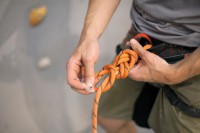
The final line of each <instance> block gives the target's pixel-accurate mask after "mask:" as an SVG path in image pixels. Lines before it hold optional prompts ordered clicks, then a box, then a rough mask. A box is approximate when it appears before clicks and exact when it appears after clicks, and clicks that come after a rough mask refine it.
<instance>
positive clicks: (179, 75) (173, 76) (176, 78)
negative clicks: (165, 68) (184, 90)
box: [168, 62, 189, 85]
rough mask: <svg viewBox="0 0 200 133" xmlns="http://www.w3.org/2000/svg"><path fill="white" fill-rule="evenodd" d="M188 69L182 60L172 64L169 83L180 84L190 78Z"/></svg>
mask: <svg viewBox="0 0 200 133" xmlns="http://www.w3.org/2000/svg"><path fill="white" fill-rule="evenodd" d="M188 75H189V74H188V71H186V70H185V69H184V67H182V66H181V63H180V62H177V63H175V64H172V65H170V71H169V72H168V77H169V79H170V82H169V84H170V85H173V84H178V83H181V82H182V81H184V80H186V79H187V78H188Z"/></svg>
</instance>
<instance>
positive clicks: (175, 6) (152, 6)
mask: <svg viewBox="0 0 200 133" xmlns="http://www.w3.org/2000/svg"><path fill="white" fill-rule="evenodd" d="M131 18H132V21H133V24H134V26H135V28H136V29H137V31H138V32H143V33H146V34H148V35H149V36H151V37H154V38H156V39H159V40H162V41H164V42H168V43H172V44H177V45H183V46H190V47H200V0H165V1H164V0H133V6H132V9H131Z"/></svg>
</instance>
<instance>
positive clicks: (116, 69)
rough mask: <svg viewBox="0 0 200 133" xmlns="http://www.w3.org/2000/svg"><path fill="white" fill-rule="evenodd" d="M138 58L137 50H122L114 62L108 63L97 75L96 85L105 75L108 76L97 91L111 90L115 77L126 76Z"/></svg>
mask: <svg viewBox="0 0 200 133" xmlns="http://www.w3.org/2000/svg"><path fill="white" fill-rule="evenodd" d="M137 60H138V55H137V53H136V52H135V51H132V50H129V49H126V50H124V51H122V52H121V53H120V54H119V55H118V56H117V57H116V58H115V59H114V61H113V63H112V64H108V65H106V66H105V67H103V69H102V70H101V71H100V72H98V73H96V75H95V86H96V84H98V82H99V81H100V80H101V79H102V77H103V76H104V75H107V77H106V78H105V79H104V81H103V82H102V84H101V86H100V87H99V88H97V87H96V88H95V90H96V91H97V90H98V89H101V90H102V92H106V91H107V90H109V89H110V88H111V87H112V85H113V84H114V82H115V79H120V78H126V77H127V76H128V72H129V71H130V69H131V68H132V67H133V66H134V64H135V63H136V62H137Z"/></svg>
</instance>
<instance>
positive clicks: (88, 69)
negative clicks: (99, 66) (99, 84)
mask: <svg viewBox="0 0 200 133" xmlns="http://www.w3.org/2000/svg"><path fill="white" fill-rule="evenodd" d="M85 83H86V91H88V92H95V90H94V63H91V62H87V63H86V64H85Z"/></svg>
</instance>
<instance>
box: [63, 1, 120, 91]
mask: <svg viewBox="0 0 200 133" xmlns="http://www.w3.org/2000/svg"><path fill="white" fill-rule="evenodd" d="M119 2H120V0H90V1H89V5H88V11H87V14H86V18H85V23H84V27H83V30H82V33H81V37H80V41H79V43H78V46H77V48H76V49H75V50H74V52H73V53H72V55H71V57H70V58H69V60H68V63H67V81H68V84H69V85H70V86H71V88H72V89H74V90H75V91H77V92H79V93H82V94H89V92H92V91H94V89H93V87H94V86H93V84H94V64H95V62H96V61H97V59H98V55H99V46H98V40H99V38H100V36H101V34H102V33H103V31H104V30H105V28H106V26H107V24H108V22H109V20H110V19H111V17H112V15H113V14H114V12H115V10H116V9H117V7H118V5H119ZM81 81H83V82H81ZM88 91H89V92H88Z"/></svg>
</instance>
